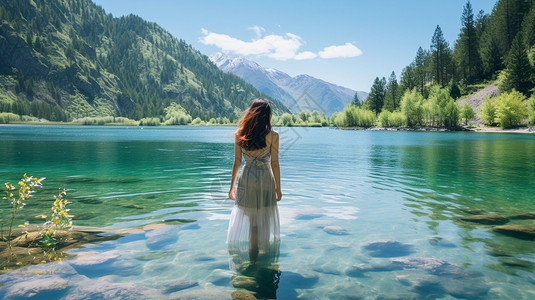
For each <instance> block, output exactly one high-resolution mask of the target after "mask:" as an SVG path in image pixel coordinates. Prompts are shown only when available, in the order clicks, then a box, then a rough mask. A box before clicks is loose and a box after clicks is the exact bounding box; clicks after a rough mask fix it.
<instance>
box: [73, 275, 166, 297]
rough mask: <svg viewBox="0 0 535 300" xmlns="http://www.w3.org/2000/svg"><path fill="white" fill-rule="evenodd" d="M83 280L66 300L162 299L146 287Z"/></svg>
mask: <svg viewBox="0 0 535 300" xmlns="http://www.w3.org/2000/svg"><path fill="white" fill-rule="evenodd" d="M83 278H86V279H85V280H81V281H80V282H77V285H76V286H75V287H74V288H73V289H72V290H71V291H70V293H69V294H68V295H67V296H66V297H65V298H66V299H164V297H163V295H162V294H161V293H160V292H158V291H157V290H156V289H153V288H149V287H146V286H140V285H137V284H134V283H113V282H108V281H106V280H103V279H95V280H93V279H89V278H87V277H83Z"/></svg>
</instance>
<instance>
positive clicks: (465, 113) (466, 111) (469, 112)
mask: <svg viewBox="0 0 535 300" xmlns="http://www.w3.org/2000/svg"><path fill="white" fill-rule="evenodd" d="M475 116H476V114H475V112H474V109H473V108H472V106H471V105H470V104H468V103H466V102H465V103H464V104H463V105H462V106H461V119H463V120H464V125H468V121H470V120H473V119H474V117H475Z"/></svg>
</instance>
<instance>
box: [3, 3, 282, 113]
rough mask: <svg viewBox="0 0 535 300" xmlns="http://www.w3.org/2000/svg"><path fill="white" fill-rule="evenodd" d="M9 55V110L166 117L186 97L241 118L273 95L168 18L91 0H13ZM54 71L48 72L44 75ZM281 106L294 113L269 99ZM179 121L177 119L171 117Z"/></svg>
mask: <svg viewBox="0 0 535 300" xmlns="http://www.w3.org/2000/svg"><path fill="white" fill-rule="evenodd" d="M0 8H1V10H2V11H3V12H5V13H2V15H5V16H9V17H6V18H4V17H2V22H3V23H4V26H3V27H2V37H1V38H2V39H3V40H4V43H3V44H6V45H9V44H13V43H16V44H17V51H14V52H13V51H10V55H8V56H4V57H0V76H5V78H7V79H8V80H0V99H2V98H9V99H14V103H10V104H9V106H10V107H8V108H4V107H3V106H4V104H2V105H0V112H11V113H14V114H18V115H32V116H34V117H37V118H39V119H47V120H51V121H68V120H70V119H71V116H72V117H76V118H82V117H99V116H107V115H113V116H123V117H128V118H131V119H136V120H139V119H141V118H144V117H162V116H163V113H164V108H166V107H168V106H169V105H170V104H171V103H175V102H176V103H179V104H180V105H181V106H182V107H184V108H185V109H186V110H187V112H188V114H189V115H190V116H192V117H193V118H196V117H200V118H201V119H203V120H209V119H210V118H227V119H229V121H234V120H236V119H237V117H238V116H237V115H236V114H235V111H236V110H241V111H243V110H245V109H246V108H247V107H248V106H249V105H250V101H251V100H252V99H254V98H259V97H263V98H267V96H266V95H264V94H262V93H260V92H259V91H258V90H256V89H255V88H254V87H253V86H252V85H250V84H248V83H246V82H245V81H244V80H243V79H241V78H239V77H238V76H235V75H232V74H227V73H224V72H222V71H221V70H219V69H218V68H217V66H215V65H214V64H213V63H211V62H210V61H209V59H208V57H207V56H205V55H202V54H201V53H200V52H198V51H196V50H195V49H193V48H192V47H191V46H190V45H188V44H187V43H186V42H185V41H183V40H178V39H176V38H174V37H173V36H172V35H171V34H170V33H168V32H166V31H165V30H164V29H163V28H161V27H160V26H158V25H156V24H154V23H151V22H147V21H144V20H142V19H141V18H139V17H137V16H134V15H129V16H125V17H120V18H113V17H112V15H111V14H106V12H105V11H104V10H103V9H102V8H101V7H99V6H97V5H96V4H95V3H93V2H92V1H90V0H71V1H63V0H50V1H45V0H33V1H16V0H5V1H2V2H1V4H0ZM45 78H46V79H45ZM270 102H271V104H272V108H273V111H274V113H275V114H281V113H283V112H288V109H287V108H286V107H284V106H283V105H282V104H281V103H280V102H278V101H276V100H274V99H270ZM171 123H174V122H171Z"/></svg>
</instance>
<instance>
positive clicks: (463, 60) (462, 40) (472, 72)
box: [455, 1, 481, 83]
mask: <svg viewBox="0 0 535 300" xmlns="http://www.w3.org/2000/svg"><path fill="white" fill-rule="evenodd" d="M461 22H462V28H461V33H460V35H459V40H458V42H457V44H456V45H455V51H456V54H457V55H456V58H457V63H458V66H459V69H460V70H459V71H460V75H461V76H462V79H464V80H465V81H466V82H467V83H473V82H474V81H475V80H476V79H478V78H479V77H480V74H481V56H480V54H479V39H480V37H479V35H478V31H477V30H476V22H475V20H474V13H473V10H472V5H471V4H470V1H468V2H467V3H466V5H465V6H464V9H463V13H462V16H461ZM479 34H481V33H479Z"/></svg>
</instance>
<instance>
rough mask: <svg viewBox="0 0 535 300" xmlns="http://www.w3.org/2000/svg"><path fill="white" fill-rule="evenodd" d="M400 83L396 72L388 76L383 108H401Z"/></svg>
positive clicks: (393, 109) (389, 109)
mask: <svg viewBox="0 0 535 300" xmlns="http://www.w3.org/2000/svg"><path fill="white" fill-rule="evenodd" d="M399 98H400V93H399V84H398V80H397V78H396V73H394V71H392V73H391V74H390V77H389V78H388V84H387V86H386V94H385V100H384V106H383V110H388V111H395V110H396V109H398V108H399Z"/></svg>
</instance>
